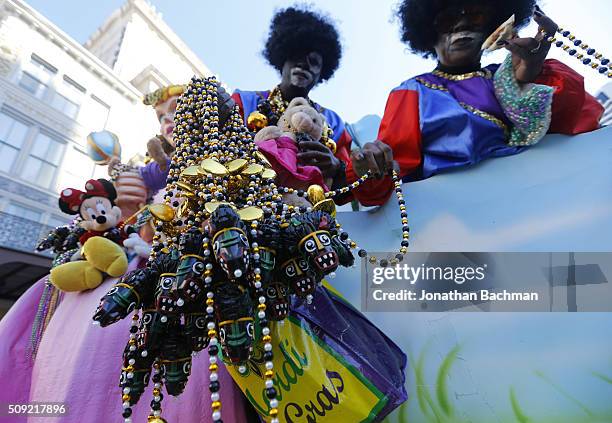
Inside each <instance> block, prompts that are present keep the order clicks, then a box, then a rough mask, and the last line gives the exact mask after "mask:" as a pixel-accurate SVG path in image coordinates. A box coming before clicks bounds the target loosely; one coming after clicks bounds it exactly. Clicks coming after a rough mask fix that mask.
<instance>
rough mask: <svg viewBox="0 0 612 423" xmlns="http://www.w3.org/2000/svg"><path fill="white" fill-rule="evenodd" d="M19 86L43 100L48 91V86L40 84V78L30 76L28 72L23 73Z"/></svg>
mask: <svg viewBox="0 0 612 423" xmlns="http://www.w3.org/2000/svg"><path fill="white" fill-rule="evenodd" d="M19 86H20V87H21V88H23V89H24V90H26V91H28V92H29V93H30V94H32V95H33V96H34V97H36V98H42V97H43V96H44V95H45V90H46V89H47V86H46V85H45V84H43V83H42V82H40V81H39V80H38V78H36V77H35V76H32V75H30V74H29V73H27V72H23V74H22V75H21V80H20V81H19Z"/></svg>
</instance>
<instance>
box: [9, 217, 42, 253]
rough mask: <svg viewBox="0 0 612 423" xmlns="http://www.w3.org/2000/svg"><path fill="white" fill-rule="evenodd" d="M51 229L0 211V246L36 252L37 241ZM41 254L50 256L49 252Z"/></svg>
mask: <svg viewBox="0 0 612 423" xmlns="http://www.w3.org/2000/svg"><path fill="white" fill-rule="evenodd" d="M52 229H53V227H52V226H47V225H43V224H42V223H38V222H34V221H32V220H28V219H24V218H22V217H19V216H15V215H12V214H8V213H3V212H0V247H7V248H12V249H14V250H19V251H24V252H28V253H33V252H36V244H38V241H39V240H40V239H41V238H42V237H44V236H46V235H47V234H48V233H49V231H51V230H52ZM42 255H45V256H50V253H48V252H44V253H42Z"/></svg>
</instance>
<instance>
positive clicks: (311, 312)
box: [291, 287, 408, 422]
mask: <svg viewBox="0 0 612 423" xmlns="http://www.w3.org/2000/svg"><path fill="white" fill-rule="evenodd" d="M291 315H292V316H293V317H295V318H297V319H299V320H300V321H302V322H305V323H307V325H305V323H302V324H303V325H305V326H307V327H308V329H309V330H312V332H313V333H314V334H315V335H317V337H319V338H320V339H321V340H323V341H324V342H325V343H326V344H327V345H328V346H329V347H330V348H331V349H332V350H334V351H336V352H337V353H338V354H340V355H341V356H342V357H343V358H344V359H345V360H346V361H347V362H348V363H349V364H350V365H352V366H354V367H355V368H356V369H357V370H358V371H359V372H360V373H361V374H363V375H364V376H365V377H366V378H368V380H369V381H370V382H371V383H372V384H373V385H374V386H375V387H376V388H377V389H378V390H379V391H380V392H382V393H384V394H385V397H386V402H385V406H384V407H383V408H382V409H381V410H380V411H379V412H378V413H377V415H376V416H375V418H374V420H372V421H374V422H379V421H382V420H383V419H384V417H385V416H386V415H387V414H389V413H390V412H391V411H393V410H394V409H395V408H397V407H398V406H399V405H400V404H402V403H403V402H404V401H406V399H407V398H408V394H407V392H406V387H405V383H406V375H405V369H406V364H407V357H406V354H404V352H403V351H402V350H401V349H400V348H399V347H398V346H397V345H396V344H395V343H394V342H393V341H392V340H391V339H389V338H388V337H387V336H386V335H385V334H384V332H382V331H381V330H380V329H378V328H377V327H376V326H374V324H373V323H372V322H370V321H369V320H368V319H367V318H366V317H365V316H364V315H363V314H362V313H361V312H359V311H358V310H357V309H356V308H355V307H353V306H352V305H351V304H349V303H348V302H346V301H345V300H344V299H342V298H340V297H338V296H337V295H336V294H334V293H333V292H331V291H329V290H327V289H326V288H323V287H318V288H317V292H316V294H315V295H314V299H313V302H312V304H310V305H307V304H306V303H305V302H304V301H302V300H300V299H299V298H296V297H294V298H292V306H291Z"/></svg>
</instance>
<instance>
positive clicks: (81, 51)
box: [4, 0, 140, 102]
mask: <svg viewBox="0 0 612 423" xmlns="http://www.w3.org/2000/svg"><path fill="white" fill-rule="evenodd" d="M4 8H5V9H6V10H7V11H9V12H10V13H12V14H14V15H16V16H18V17H19V18H20V19H22V20H23V21H24V22H26V23H27V24H28V25H29V26H30V27H32V28H35V29H36V30H37V31H39V32H40V33H42V34H43V35H44V36H45V38H47V39H49V40H51V41H52V42H54V43H55V44H56V45H58V46H59V47H60V48H62V49H63V50H64V51H65V52H66V53H67V54H68V55H70V56H71V57H72V58H73V59H74V60H76V61H77V62H79V63H80V64H81V65H83V66H85V68H87V69H89V70H90V71H91V72H92V73H93V74H94V75H96V76H97V77H98V78H100V80H102V81H103V82H104V83H105V84H107V85H109V86H110V87H112V88H113V89H114V90H115V91H117V92H119V93H120V94H121V95H123V96H124V97H126V98H128V99H129V100H130V101H132V102H137V101H139V100H140V93H139V92H138V90H137V89H136V88H135V87H133V86H132V85H131V84H129V83H128V82H126V81H123V80H121V79H120V78H119V77H117V75H115V74H114V73H113V70H112V69H111V68H109V67H108V66H107V65H106V64H105V63H103V62H102V61H101V60H100V59H98V58H97V57H96V56H95V55H94V54H93V53H91V52H90V51H89V50H87V49H86V48H85V47H83V46H82V45H81V44H79V43H77V42H76V41H75V40H74V39H72V38H71V37H70V36H68V34H66V33H65V32H64V31H62V30H61V29H59V28H58V27H57V26H56V25H54V24H53V23H52V22H50V21H49V20H48V19H47V18H45V17H44V16H42V15H41V14H40V13H38V12H37V11H36V10H34V9H32V8H31V7H30V6H29V5H27V4H26V3H25V2H23V1H21V0H4Z"/></svg>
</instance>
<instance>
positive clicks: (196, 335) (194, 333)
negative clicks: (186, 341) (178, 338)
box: [185, 313, 208, 351]
mask: <svg viewBox="0 0 612 423" xmlns="http://www.w3.org/2000/svg"><path fill="white" fill-rule="evenodd" d="M185 333H186V335H187V336H188V337H189V338H190V339H191V349H192V350H193V351H201V350H202V349H204V348H205V347H206V345H207V344H208V335H207V334H208V328H207V327H206V315H205V314H204V313H190V314H186V315H185Z"/></svg>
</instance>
